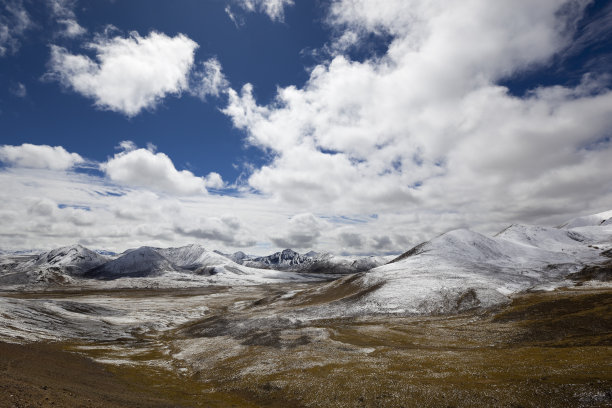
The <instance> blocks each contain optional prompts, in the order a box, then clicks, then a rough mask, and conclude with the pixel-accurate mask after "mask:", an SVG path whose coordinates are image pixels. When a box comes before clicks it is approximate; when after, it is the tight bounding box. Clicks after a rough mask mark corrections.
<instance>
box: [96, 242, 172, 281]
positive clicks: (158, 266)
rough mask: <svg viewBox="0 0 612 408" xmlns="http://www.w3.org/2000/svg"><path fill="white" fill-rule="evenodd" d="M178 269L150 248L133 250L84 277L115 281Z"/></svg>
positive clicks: (155, 274) (157, 274)
mask: <svg viewBox="0 0 612 408" xmlns="http://www.w3.org/2000/svg"><path fill="white" fill-rule="evenodd" d="M177 270H180V269H178V268H177V267H176V266H175V265H173V264H172V263H171V262H170V261H169V260H168V259H166V258H165V257H164V256H163V255H161V254H160V253H158V252H157V251H156V250H155V249H154V248H151V247H140V248H137V249H134V250H132V251H130V252H128V253H126V254H124V255H122V256H120V257H118V258H117V259H114V260H112V261H109V262H107V263H105V264H103V265H100V266H98V267H96V268H93V269H91V270H89V271H88V272H87V273H86V274H85V276H86V277H89V278H97V279H117V278H122V277H150V276H159V275H161V274H162V273H163V272H169V271H177Z"/></svg>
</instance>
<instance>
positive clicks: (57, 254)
mask: <svg viewBox="0 0 612 408" xmlns="http://www.w3.org/2000/svg"><path fill="white" fill-rule="evenodd" d="M107 261H108V258H107V257H105V256H104V255H100V254H98V253H97V252H94V251H91V250H89V249H87V248H85V247H84V246H82V245H78V244H77V245H69V246H65V247H61V248H57V249H53V250H51V251H49V252H45V253H43V254H40V255H39V256H38V257H37V258H36V259H34V260H32V261H30V262H26V263H24V264H22V265H21V266H20V268H23V269H31V268H38V269H46V268H51V267H56V268H59V269H60V270H61V271H62V272H64V273H67V274H68V275H72V276H80V275H82V274H83V273H85V272H87V271H88V270H90V269H92V268H95V267H97V266H100V265H102V264H104V263H106V262H107Z"/></svg>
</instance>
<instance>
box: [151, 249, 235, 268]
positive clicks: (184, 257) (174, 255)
mask: <svg viewBox="0 0 612 408" xmlns="http://www.w3.org/2000/svg"><path fill="white" fill-rule="evenodd" d="M155 250H156V251H157V252H158V253H159V254H161V255H162V256H164V257H165V258H166V259H168V260H169V261H170V262H172V263H173V264H174V265H176V266H179V267H181V268H185V269H196V268H198V267H202V266H215V265H224V264H226V263H227V262H228V258H226V257H225V256H223V255H220V254H218V253H216V252H215V251H210V250H208V249H206V248H204V247H203V246H201V245H197V244H191V245H186V246H183V247H178V248H156V249H155ZM230 262H231V260H230Z"/></svg>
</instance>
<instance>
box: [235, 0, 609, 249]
mask: <svg viewBox="0 0 612 408" xmlns="http://www.w3.org/2000/svg"><path fill="white" fill-rule="evenodd" d="M570 3H571V4H572V7H569V6H568V5H569V4H570ZM588 4H589V2H588V1H578V2H569V1H557V0H545V1H539V2H537V3H534V2H528V1H520V2H511V3H504V4H501V3H499V2H490V1H486V0H475V1H471V2H469V3H448V2H443V1H420V0H412V1H405V0H397V1H393V0H389V1H385V2H379V1H369V0H343V1H335V2H332V4H331V8H330V16H329V22H330V24H332V25H333V26H334V27H335V29H336V30H337V33H336V35H337V37H336V38H337V39H338V40H337V41H340V39H342V38H344V40H342V41H345V44H344V45H341V46H340V45H336V46H335V47H330V49H331V50H332V52H335V54H332V56H331V58H330V59H329V61H327V62H325V63H322V64H320V65H318V66H316V67H314V68H313V69H312V72H311V75H310V79H309V80H308V81H307V83H306V84H305V85H304V86H303V87H301V88H297V87H295V86H289V87H285V88H280V89H279V91H278V94H277V98H276V100H275V101H273V102H272V103H271V104H269V105H259V104H257V101H256V100H255V98H254V96H253V92H252V86H251V85H250V84H247V85H245V86H244V87H243V88H242V90H241V91H240V92H237V91H234V90H230V91H229V103H228V105H227V107H226V108H225V109H224V112H225V113H226V114H227V115H228V116H229V117H230V118H231V119H232V121H233V123H234V126H235V127H237V128H239V129H243V130H244V131H245V133H246V137H247V141H248V143H250V144H251V145H253V146H257V147H259V148H261V149H263V150H265V151H267V152H269V153H270V156H271V157H272V161H271V163H269V164H267V165H265V166H263V167H261V168H258V169H255V170H254V172H253V173H252V175H251V176H250V178H249V180H248V183H249V185H250V186H251V187H254V188H255V189H257V190H258V191H260V192H262V193H264V194H266V195H267V196H269V197H271V198H272V199H274V200H277V201H278V202H283V203H286V204H288V205H291V206H292V208H294V210H295V211H296V212H312V213H317V214H329V213H332V214H349V215H350V214H356V215H367V214H372V213H377V214H379V215H380V217H379V218H378V219H377V220H376V221H369V222H368V224H369V227H368V228H364V229H360V232H359V233H360V234H361V235H362V236H364V237H370V238H369V239H368V240H367V241H364V242H365V243H364V250H366V249H367V248H370V249H371V250H378V249H381V248H380V247H382V244H385V245H388V246H390V247H392V248H396V246H397V245H398V244H399V243H401V244H402V245H405V243H406V239H405V238H402V237H406V236H408V237H410V239H409V240H410V241H412V242H414V241H415V240H418V239H420V238H421V237H422V238H429V237H431V236H432V235H435V234H437V233H441V232H444V231H446V230H448V229H450V228H451V227H459V226H467V225H469V226H473V227H475V228H477V229H478V228H482V229H485V230H493V229H494V228H496V227H497V226H499V225H500V224H501V223H503V222H505V221H510V222H516V221H522V222H535V221H536V220H537V221H540V222H541V221H542V217H543V215H544V214H548V215H549V216H550V217H551V218H554V217H556V216H557V215H559V214H565V213H567V211H569V210H570V209H572V211H573V209H577V208H578V207H583V208H586V207H589V206H591V205H592V203H593V202H596V201H597V202H602V200H603V201H605V200H610V199H611V198H612V193H611V192H612V181H611V180H610V178H609V177H607V174H609V173H610V172H612V161H610V159H612V146H611V145H610V142H609V139H606V136H609V134H610V129H611V128H612V116H610V108H609V107H610V106H612V92H611V91H610V89H609V82H607V81H605V80H604V79H602V78H598V77H595V76H592V75H591V76H589V75H586V76H585V77H584V79H583V82H582V83H581V84H580V85H578V86H576V87H567V86H552V87H541V88H538V89H534V90H532V91H531V92H529V93H527V95H525V96H523V97H518V96H514V95H512V94H510V92H509V90H508V89H507V88H505V87H503V86H500V85H499V83H501V82H502V81H503V80H506V79H508V78H510V77H512V76H513V75H515V74H518V73H522V72H524V71H526V70H531V69H538V68H543V67H545V66H546V64H548V63H549V62H550V60H551V58H553V57H554V56H555V55H557V54H558V53H559V52H562V51H563V50H565V49H566V48H567V47H568V45H569V44H570V43H571V39H572V34H573V31H572V30H573V27H575V22H576V21H577V20H578V19H579V18H580V17H581V16H582V13H583V11H584V8H585V7H586V6H587V5H588ZM370 34H373V35H386V36H389V38H390V39H391V40H390V42H389V45H388V49H387V50H386V52H383V55H382V56H373V57H371V58H366V59H365V60H363V61H354V60H351V59H350V57H349V56H348V55H345V53H344V49H346V47H348V46H352V47H359V46H360V44H361V42H360V40H361V39H362V38H364V36H365V35H370ZM334 50H335V51H334ZM594 146H596V148H594ZM602 209H603V208H602ZM402 214H406V215H402ZM408 214H409V215H408ZM414 214H416V215H418V218H415V219H412V218H411V217H412V216H413V215H414ZM374 224H376V225H378V226H377V227H374ZM383 225H384V226H385V227H383ZM355 233H357V232H355ZM385 237H386V239H385ZM345 238H347V239H348V241H347V240H345V241H346V242H345V243H352V244H358V243H359V240H357V239H355V236H350V237H349V236H346V237H345ZM351 238H353V239H351Z"/></svg>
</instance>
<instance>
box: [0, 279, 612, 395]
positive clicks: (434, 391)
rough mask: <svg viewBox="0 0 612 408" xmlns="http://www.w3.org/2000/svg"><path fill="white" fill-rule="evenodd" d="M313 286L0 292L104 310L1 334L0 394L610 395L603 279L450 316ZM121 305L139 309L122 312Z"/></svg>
mask: <svg viewBox="0 0 612 408" xmlns="http://www.w3.org/2000/svg"><path fill="white" fill-rule="evenodd" d="M317 285H323V284H303V285H301V286H299V287H297V288H296V287H295V285H274V286H270V285H267V286H258V287H250V288H235V289H232V288H218V289H217V290H216V291H204V292H198V293H194V292H189V291H187V292H186V291H177V292H172V291H161V292H156V291H142V292H139V291H130V292H122V293H112V292H102V293H29V294H24V293H20V294H16V293H13V294H4V296H3V297H4V298H5V300H7V299H8V300H10V301H16V300H19V301H23V302H34V303H33V304H35V305H36V308H38V309H36V308H34V309H32V310H42V309H41V307H42V306H41V304H44V305H47V304H53V305H55V306H57V305H60V306H62V307H67V305H68V306H69V307H70V313H68V314H66V315H62V314H60V313H59V312H56V313H57V316H58V317H57V319H59V320H58V324H60V323H61V321H62V320H61V319H77V320H78V319H79V318H80V316H79V314H83V315H87V319H88V320H87V321H90V320H92V319H93V320H96V317H95V316H94V317H92V316H91V315H92V313H97V311H98V310H101V311H102V312H103V313H102V314H103V316H100V317H99V318H98V319H99V320H100V321H103V320H105V319H106V322H102V323H104V324H102V323H100V324H89V325H86V326H85V327H87V330H90V331H92V332H90V333H87V332H86V330H85V331H82V332H78V331H74V330H72V331H71V330H68V331H67V332H66V333H65V335H63V336H60V337H58V338H57V339H55V340H54V341H52V342H50V341H49V339H47V340H46V341H44V342H40V341H38V342H36V341H35V342H33V343H28V344H21V345H15V344H2V345H1V347H0V350H1V353H0V371H1V375H0V390H1V394H2V395H4V396H5V398H2V399H0V407H29V406H33V407H37V406H42V407H47V406H49V407H51V406H53V407H58V406H59V407H62V406H64V407H72V406H91V407H97V406H105V407H109V406H110V407H113V406H142V407H145V406H146V407H157V406H184V407H200V406H201V407H210V406H212V407H215V406H218V407H226V406H236V407H257V406H269V407H287V406H292V407H360V406H363V407H427V406H430V407H472V406H479V405H480V406H497V407H519V406H522V407H547V406H548V407H559V406H573V407H605V406H612V289H610V288H609V287H606V286H601V285H600V286H591V285H589V284H585V285H583V286H579V287H573V288H565V289H557V290H555V291H550V292H532V293H524V294H521V295H517V296H515V297H514V298H513V299H512V303H511V304H508V305H505V306H500V307H498V308H497V309H494V310H485V311H483V310H473V311H466V312H464V313H461V314H458V315H452V316H435V315H434V316H396V317H389V316H358V317H350V318H334V319H325V318H321V317H317V316H316V315H315V314H313V313H312V310H311V309H309V308H308V307H305V306H304V304H300V301H299V300H300V294H299V293H298V294H297V295H296V291H305V292H306V293H307V292H308V291H311V290H313V289H315V290H316V287H317ZM101 298H103V299H104V302H103V304H101V303H99V301H97V302H98V303H96V301H94V300H95V299H101ZM296 299H297V300H296ZM94 303H95V304H96V307H97V308H92V307H91V305H92V304H94ZM79 304H81V305H82V306H83V307H76V306H77V305H79ZM152 304H160V305H162V306H161V307H167V305H169V304H173V305H175V308H176V310H182V308H197V310H198V312H197V313H189V312H188V311H185V310H183V313H182V314H180V316H179V317H177V319H176V320H172V319H168V320H165V321H164V323H163V324H158V325H154V324H151V319H157V320H163V319H162V318H161V317H160V316H162V315H161V314H160V313H159V311H151V310H149V308H150V307H151V305H152ZM112 305H115V306H112ZM121 305H124V306H125V305H128V306H126V307H127V308H129V309H131V310H132V312H133V314H134V315H138V313H136V312H137V311H138V310H134V309H138V308H139V307H140V308H142V309H143V310H142V313H141V314H142V315H143V316H145V317H142V318H133V317H130V318H129V319H128V317H126V316H127V315H124V317H123V318H122V319H119V318H118V317H117V316H118V313H119V312H117V311H116V310H123V309H121ZM55 306H54V307H55ZM85 306H87V307H85ZM102 306H104V307H102ZM203 306H205V307H203ZM113 307H114V308H115V309H116V310H115V309H113ZM56 309H57V308H51V309H50V310H56ZM110 309H112V310H110ZM145 309H147V310H145ZM113 310H115V311H113ZM145 312H148V313H149V314H148V315H147V314H146V313H145ZM109 315H110V316H114V319H115V320H113V319H111V318H109V317H108V316H109ZM129 316H132V315H129ZM146 316H150V317H148V318H147V317H146ZM172 321H174V322H175V324H171V323H172ZM4 324H5V325H6V324H8V323H6V321H5V323H4ZM28 327H30V326H28V325H21V326H19V327H18V330H20V331H27V330H29V329H28ZM15 330H17V329H14V330H13V334H14V332H15ZM98 330H102V331H105V332H107V333H109V335H108V336H107V337H106V340H105V341H100V340H94V339H95V338H101V337H96V336H99V334H100V333H97V332H94V331H98ZM121 331H123V332H124V334H123V335H120V334H118V333H119V332H121ZM24 334H25V333H24ZM111 334H112V336H111ZM31 335H32V333H30V336H31ZM26 337H28V336H25V335H24V338H26ZM14 339H16V337H14ZM7 340H10V339H7V338H4V341H7ZM34 340H35V338H34ZM29 341H32V338H30V340H29ZM21 342H22V343H24V342H25V340H21ZM75 353H77V354H75Z"/></svg>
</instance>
